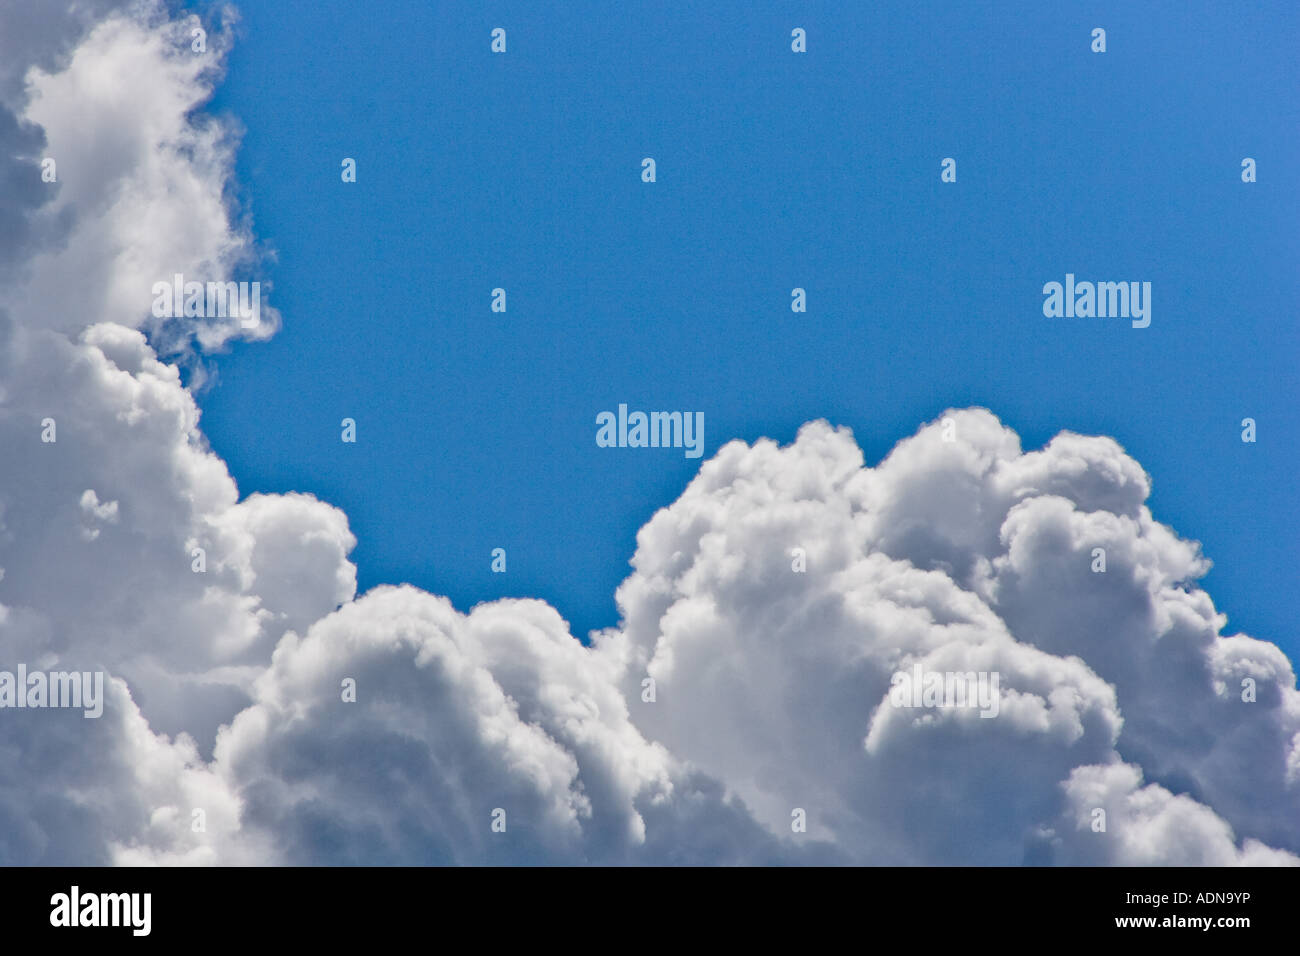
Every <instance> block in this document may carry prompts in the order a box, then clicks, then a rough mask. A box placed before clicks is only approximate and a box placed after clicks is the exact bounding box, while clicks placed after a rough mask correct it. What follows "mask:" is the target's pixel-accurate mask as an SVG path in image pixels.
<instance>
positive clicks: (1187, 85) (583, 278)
mask: <svg viewBox="0 0 1300 956" xmlns="http://www.w3.org/2000/svg"><path fill="white" fill-rule="evenodd" d="M551 6H552V5H542V6H539V5H537V4H524V3H487V4H482V5H475V8H474V9H466V8H465V7H464V6H462V5H456V4H436V3H430V2H427V0H422V2H401V0H393V2H386V3H384V4H378V5H374V4H365V3H356V2H338V0H320V2H317V3H314V4H310V5H299V4H293V5H287V4H283V3H273V2H268V0H243V2H242V3H240V10H241V14H242V18H243V25H242V27H241V28H240V37H239V41H238V43H237V46H236V48H235V50H234V52H233V53H232V54H231V56H230V71H229V76H228V77H227V79H226V80H225V82H224V84H223V85H222V86H221V87H220V89H219V92H218V96H217V99H216V101H215V103H214V104H213V108H214V109H216V110H218V111H222V112H226V111H228V112H230V113H233V114H234V115H236V116H237V117H238V118H239V120H240V121H241V123H242V124H243V125H244V127H245V130H246V132H245V136H244V140H243V145H242V148H241V151H240V153H239V160H238V162H239V167H238V171H239V177H240V180H241V184H242V188H243V190H244V194H245V195H244V196H243V197H242V198H243V199H244V200H245V202H246V203H247V205H248V208H250V209H251V211H252V213H253V216H254V218H255V224H256V229H257V232H258V234H259V236H260V237H261V238H262V239H263V241H264V242H265V244H266V245H267V246H268V248H270V249H273V250H274V251H275V253H276V260H275V262H274V263H273V264H272V265H271V266H270V267H269V268H268V269H267V270H265V272H264V273H263V278H264V279H266V280H269V281H270V282H272V283H273V285H274V288H273V289H272V291H271V292H270V294H269V301H270V302H271V303H272V304H274V305H275V306H276V307H277V308H278V309H280V311H281V313H282V314H283V316H284V328H283V329H282V330H281V332H280V333H279V334H278V335H277V336H275V338H273V339H272V340H271V341H269V342H266V343H257V344H251V345H236V346H235V347H234V349H233V351H232V352H231V354H229V355H227V356H221V357H218V358H217V359H215V361H214V365H215V367H216V369H217V378H216V381H215V383H214V384H213V386H212V387H211V388H209V389H208V390H206V391H205V392H204V394H203V395H202V396H201V404H202V407H203V414H204V423H203V427H204V431H205V432H206V434H207V435H208V436H209V438H210V439H211V442H212V445H213V447H214V449H215V450H216V451H217V453H218V454H220V455H221V456H222V457H223V458H225V459H226V461H227V462H228V463H229V465H230V468H231V470H232V472H233V474H234V476H235V478H236V480H237V481H238V482H239V486H240V491H241V493H243V494H248V493H251V492H254V491H277V492H278V491H290V490H296V491H309V492H313V493H315V494H317V495H318V496H320V497H321V498H323V499H325V500H327V501H329V502H331V503H333V504H336V505H338V506H339V507H341V508H342V509H343V510H344V511H345V512H346V513H347V515H348V517H349V520H350V522H351V526H352V529H353V531H354V532H355V533H356V535H357V537H358V541H359V543H358V546H357V548H356V551H355V552H354V553H353V558H354V560H355V561H356V562H357V564H358V568H359V578H360V585H361V588H362V589H363V590H364V589H366V588H369V587H371V586H374V585H376V584H379V583H384V582H389V583H396V582H400V581H409V582H412V583H414V584H417V585H419V586H421V587H423V588H426V589H428V590H430V591H432V592H434V593H438V594H446V595H448V596H450V597H451V598H452V600H453V601H454V602H455V604H456V605H457V606H458V607H460V608H462V609H464V608H467V607H469V606H470V605H472V604H474V603H476V602H478V601H482V600H487V599H491V598H495V597H499V596H502V595H527V596H535V597H540V598H544V599H546V600H548V601H550V602H551V603H552V604H554V605H555V606H556V607H557V608H558V609H559V610H560V612H561V613H562V614H564V615H565V617H566V618H567V619H568V620H569V621H570V622H571V623H572V624H573V626H574V629H575V633H580V634H582V633H585V631H586V630H587V629H589V628H593V627H599V626H604V625H609V624H613V623H615V621H616V620H617V611H616V608H615V605H614V599H613V595H614V589H615V587H616V586H617V584H618V583H619V582H620V581H621V580H622V579H623V578H624V577H625V576H626V574H627V573H628V570H629V568H628V564H627V561H628V559H629V557H630V556H631V555H632V552H633V550H634V547H635V534H636V531H637V529H638V528H640V527H641V526H642V525H643V524H644V523H645V522H646V521H647V520H648V518H649V517H650V516H651V514H653V512H654V511H655V510H656V509H657V508H659V507H661V506H664V505H666V504H668V503H669V502H671V501H672V500H673V499H674V498H676V496H677V495H678V494H679V493H680V491H681V490H682V488H684V487H685V485H686V483H687V482H688V481H689V480H690V478H691V477H692V475H693V474H694V473H695V471H696V470H697V469H698V466H699V462H698V461H692V460H689V459H686V458H685V457H684V456H683V455H682V453H681V451H679V450H658V449H644V450H619V451H615V450H610V449H602V448H598V447H597V446H596V443H595V432H596V425H595V418H596V415H597V413H598V412H600V411H603V410H606V409H614V408H616V407H617V405H618V404H619V403H620V402H625V403H627V404H629V405H630V406H631V407H633V408H642V409H647V410H649V409H681V410H691V411H702V412H703V413H704V416H705V445H706V447H705V454H706V456H707V455H711V454H712V453H713V452H714V451H716V449H717V448H718V447H719V446H720V445H721V444H723V443H725V442H726V441H728V440H730V439H732V438H742V439H744V440H746V441H753V440H755V439H757V438H759V437H760V436H769V437H772V438H775V439H778V440H780V441H782V442H787V441H789V440H791V439H792V438H793V437H794V434H795V432H796V430H797V429H798V427H799V425H800V424H802V423H803V422H805V421H808V420H811V419H815V418H827V419H829V420H830V421H831V422H832V423H834V424H837V425H847V426H849V427H851V428H852V429H853V431H854V434H855V435H856V437H857V439H858V441H859V443H860V444H861V445H862V447H863V448H864V450H865V452H866V456H867V460H868V463H871V464H874V463H875V462H876V461H878V460H879V459H880V458H881V457H882V456H883V455H885V454H886V453H887V452H888V450H889V449H890V448H891V447H892V446H893V445H894V444H895V443H896V442H897V441H898V440H899V439H901V438H903V437H905V436H907V435H910V434H912V433H913V432H914V431H915V430H916V428H917V426H918V425H920V424H921V423H922V422H923V421H927V420H930V419H933V418H935V417H936V416H938V415H939V414H940V413H941V412H942V411H943V410H944V409H945V408H947V407H949V406H966V405H984V406H987V407H988V408H990V409H991V410H992V411H993V412H994V413H995V414H997V415H998V416H999V417H1000V418H1001V419H1002V420H1003V422H1004V423H1006V424H1007V425H1008V426H1010V427H1011V428H1013V429H1015V430H1016V431H1017V432H1019V433H1020V435H1021V436H1022V439H1023V441H1024V444H1025V446H1026V448H1035V447H1038V446H1040V445H1041V444H1042V443H1043V442H1045V441H1046V440H1048V439H1049V438H1050V437H1051V436H1052V435H1054V434H1056V433H1057V432H1058V431H1060V430H1062V429H1072V430H1076V431H1080V432H1084V433H1101V434H1107V435H1111V436H1114V437H1115V438H1116V439H1118V440H1119V442H1120V443H1121V444H1122V445H1123V446H1124V447H1125V449H1126V450H1127V451H1128V452H1129V453H1130V454H1131V455H1133V456H1134V457H1135V458H1136V459H1137V460H1138V461H1139V462H1141V464H1142V465H1143V466H1144V467H1145V468H1146V469H1147V471H1148V473H1149V474H1150V475H1151V476H1152V479H1153V486H1154V490H1153V494H1152V497H1151V500H1150V505H1151V507H1152V509H1153V512H1154V514H1155V516H1156V517H1157V519H1159V520H1161V521H1163V522H1165V523H1168V524H1170V525H1171V526H1172V527H1173V528H1174V529H1175V530H1176V531H1177V532H1178V533H1179V534H1181V535H1182V536H1184V537H1189V538H1195V539H1198V540H1200V541H1201V542H1203V544H1204V547H1205V551H1206V553H1207V555H1208V556H1209V557H1210V558H1211V559H1212V560H1213V561H1214V562H1215V568H1214V570H1213V571H1212V572H1211V573H1210V575H1209V576H1208V577H1207V579H1206V580H1205V582H1204V584H1205V586H1206V588H1207V590H1209V592H1210V593H1211V595H1213V597H1214V598H1215V600H1216V603H1217V604H1218V607H1219V609H1220V610H1221V611H1223V612H1225V613H1226V614H1228V615H1229V619H1230V620H1229V627H1228V632H1229V633H1231V632H1234V631H1236V630H1238V629H1240V630H1245V631H1247V632H1248V633H1251V634H1253V635H1255V636H1257V637H1262V638H1265V639H1269V640H1273V641H1276V642H1277V643H1279V644H1280V645H1281V646H1282V647H1283V648H1284V649H1286V650H1287V652H1288V654H1289V655H1290V656H1291V657H1292V659H1293V660H1294V659H1296V657H1297V655H1298V654H1300V639H1298V638H1297V634H1296V631H1295V626H1294V623H1293V615H1292V614H1290V613H1288V612H1287V611H1286V610H1285V608H1286V604H1285V601H1284V600H1283V596H1284V595H1287V596H1289V595H1290V594H1291V593H1292V592H1293V591H1294V589H1295V587H1296V583H1297V582H1296V568H1297V566H1298V564H1297V558H1298V557H1300V555H1298V554H1297V548H1298V544H1297V543H1298V542H1300V515H1298V514H1297V508H1296V506H1295V482H1294V475H1295V471H1296V465H1297V461H1298V460H1300V453H1298V452H1297V450H1296V448H1297V439H1298V438H1300V412H1298V408H1300V403H1298V402H1297V398H1300V394H1298V392H1300V389H1298V388H1297V378H1296V375H1295V372H1294V368H1295V356H1296V354H1297V345H1300V342H1298V340H1297V339H1298V336H1297V333H1296V331H1295V312H1296V305H1297V301H1298V298H1300V297H1298V292H1300V288H1298V285H1297V278H1296V263H1297V261H1298V259H1297V253H1300V240H1298V236H1300V232H1298V231H1297V229H1296V214H1297V210H1298V209H1300V204H1298V203H1297V198H1298V196H1297V183H1296V177H1295V175H1294V169H1293V162H1294V157H1295V155H1296V154H1297V147H1300V142H1297V139H1298V138H1300V137H1298V134H1297V130H1298V129H1300V125H1298V124H1297V120H1300V116H1297V97H1296V90H1295V84H1294V77H1293V73H1294V52H1295V51H1294V49H1292V48H1291V47H1290V45H1289V43H1288V36H1289V33H1291V32H1293V31H1283V30H1279V29H1277V27H1276V22H1277V19H1278V18H1279V17H1283V18H1287V19H1289V20H1290V21H1292V22H1294V20H1295V19H1296V18H1297V17H1300V8H1296V7H1294V5H1290V4H1259V5H1251V7H1250V8H1247V9H1240V8H1237V7H1236V6H1235V5H1234V6H1233V7H1229V6H1228V5H1222V4H1220V5H1211V4H1197V3H1186V2H1180V3H1169V4H1144V5H1142V10H1141V12H1135V11H1134V10H1132V9H1130V8H1131V7H1132V5H1131V4H1118V3H1117V4H1057V3H1052V4H1041V3H1009V2H1008V3H993V4H980V5H975V4H959V3H945V4H929V5H927V4H920V3H916V2H907V3H872V4H805V3H800V4H794V3H791V4H775V5H765V6H768V7H769V8H768V9H762V10H759V9H756V8H755V5H752V4H740V3H726V4H719V5H711V6H716V7H717V9H714V10H703V9H701V6H702V5H699V4H688V3H679V4H667V3H660V4H641V5H638V4H626V5H622V6H621V7H620V12H619V15H618V16H617V17H614V16H611V15H610V14H609V12H608V11H609V7H608V4H603V3H586V4H582V3H571V4H569V3H566V4H563V5H562V6H563V9H561V10H557V9H551ZM497 26H500V27H504V28H505V29H506V30H507V31H508V52H507V53H506V54H505V55H500V56H498V55H493V54H491V53H490V52H489V33H490V31H491V29H492V28H493V27H497ZM1098 26H1100V27H1104V28H1105V29H1106V31H1107V46H1108V49H1107V52H1106V53H1105V54H1094V53H1092V52H1091V51H1090V49H1089V45H1090V31H1091V30H1092V28H1094V27H1098ZM794 27H803V28H804V29H806V31H807V35H808V53H807V54H804V55H796V54H793V53H792V52H791V51H790V30H791V29H792V28H794ZM345 156H347V157H354V158H356V160H357V164H358V181H357V182H356V183H355V184H344V183H342V182H341V181H340V177H339V164H340V161H341V160H342V158H343V157H345ZM646 156H651V157H654V158H655V160H656V162H657V173H658V181H657V182H656V183H654V184H645V183H642V182H641V179H640V163H641V160H642V158H643V157H646ZM948 156H951V157H954V158H956V160H957V163H958V181H957V182H956V183H955V184H943V183H941V182H940V179H939V172H940V166H939V164H940V160H941V159H942V158H944V157H948ZM1247 156H1249V157H1253V158H1254V159H1256V160H1257V162H1258V169H1259V173H1258V175H1259V181H1258V182H1257V183H1254V184H1249V185H1247V184H1243V183H1242V182H1241V179H1240V163H1241V160H1242V158H1243V157H1247ZM1067 272H1073V273H1075V274H1076V275H1077V276H1078V277H1079V278H1080V279H1085V278H1090V279H1096V280H1143V281H1150V282H1151V283H1152V286H1153V313H1152V323H1151V326H1150V328H1147V329H1140V330H1139V329H1132V328H1130V327H1129V324H1128V323H1127V322H1125V321H1123V320H1115V319H1047V318H1044V316H1043V314H1042V300H1043V296H1042V293H1041V288H1042V286H1043V284H1044V283H1045V282H1048V281H1052V280H1056V281H1061V280H1063V279H1064V276H1065V274H1066V273H1067ZM498 286H500V287H504V288H505V289H506V290H507V295H508V312H507V313H506V314H505V315H500V314H495V313H493V312H491V311H490V308H489V304H490V293H491V290H492V289H493V288H494V287H498ZM796 286H799V287H803V288H805V289H806V290H807V294H808V312H807V313H806V314H801V315H800V314H795V313H792V312H791V311H790V307H789V302H790V290H791V289H792V288H793V287H796ZM1247 416H1249V417H1253V418H1255V419H1256V421H1257V422H1258V431H1259V440H1258V442H1257V443H1255V444H1253V445H1248V444H1243V443H1242V442H1241V440H1240V431H1241V428H1240V422H1241V419H1242V418H1244V417H1247ZM344 417H351V418H354V419H355V420H356V421H357V423H358V442H357V444H355V445H345V444H342V443H341V442H340V441H339V422H340V420H341V419H342V418H344ZM495 547H504V548H506V549H507V552H508V555H509V571H508V573H506V574H504V575H499V574H492V573H491V571H490V568H489V565H490V553H491V550H492V549H493V548H495Z"/></svg>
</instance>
